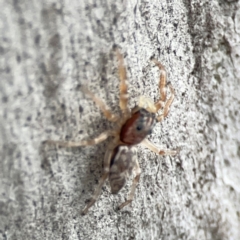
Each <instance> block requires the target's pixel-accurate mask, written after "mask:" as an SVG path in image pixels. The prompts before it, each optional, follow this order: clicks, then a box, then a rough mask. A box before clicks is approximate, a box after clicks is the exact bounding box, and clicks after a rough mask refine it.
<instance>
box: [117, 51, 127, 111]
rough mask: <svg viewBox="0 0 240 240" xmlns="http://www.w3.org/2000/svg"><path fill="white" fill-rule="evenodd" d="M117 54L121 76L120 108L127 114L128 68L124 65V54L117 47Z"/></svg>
mask: <svg viewBox="0 0 240 240" xmlns="http://www.w3.org/2000/svg"><path fill="white" fill-rule="evenodd" d="M116 55H117V59H118V73H119V78H120V84H119V90H120V93H119V106H120V109H121V110H122V113H123V115H125V114H127V113H128V112H129V109H128V106H127V105H128V93H127V90H128V86H127V73H126V68H125V66H124V61H123V56H122V54H121V53H120V51H119V50H118V49H116Z"/></svg>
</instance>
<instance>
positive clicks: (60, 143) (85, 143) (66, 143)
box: [45, 131, 116, 147]
mask: <svg viewBox="0 0 240 240" xmlns="http://www.w3.org/2000/svg"><path fill="white" fill-rule="evenodd" d="M115 135H116V132H114V131H106V132H103V133H101V134H100V135H99V136H98V137H96V138H94V139H90V140H83V141H80V142H69V141H54V140H47V141H45V143H47V144H54V145H57V146H60V147H81V146H92V145H95V144H98V143H100V142H102V141H104V140H106V139H107V138H108V137H110V136H115Z"/></svg>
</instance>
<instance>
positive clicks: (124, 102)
mask: <svg viewBox="0 0 240 240" xmlns="http://www.w3.org/2000/svg"><path fill="white" fill-rule="evenodd" d="M116 56H117V59H118V71H119V77H120V100H119V106H120V109H121V112H122V115H121V116H120V117H119V116H116V115H115V114H113V113H112V112H111V111H110V110H109V108H108V107H107V106H106V105H105V104H104V102H103V101H102V100H101V99H100V98H98V97H97V96H95V95H94V94H93V93H91V92H90V91H89V90H88V89H87V88H86V87H82V88H81V90H82V91H83V92H84V93H85V94H86V95H88V96H89V97H90V98H91V99H92V100H93V101H94V102H95V104H96V105H98V107H99V108H100V109H101V111H102V112H103V114H104V115H105V117H106V118H107V119H108V120H109V121H111V122H115V123H116V125H117V127H116V129H115V130H108V131H105V132H103V133H102V134H100V135H99V136H98V137H96V138H94V139H92V140H85V141H81V142H67V141H65V142H64V141H53V140H48V141H47V143H48V144H55V145H58V146H63V147H80V146H91V145H95V144H98V143H100V142H102V141H104V140H106V139H107V138H108V137H110V136H111V137H114V139H113V142H112V144H111V145H110V146H109V148H108V149H107V151H106V153H105V157H104V167H103V175H102V177H101V179H100V180H99V184H98V187H97V188H96V190H95V192H94V194H93V196H92V199H91V201H90V202H89V203H88V204H87V205H86V207H85V208H84V210H83V212H82V214H83V215H85V214H86V213H87V212H88V210H89V208H90V207H91V206H92V205H93V204H94V203H95V202H96V200H97V198H98V196H99V195H100V192H101V189H102V186H103V184H104V182H105V180H106V179H107V178H108V179H109V182H110V186H111V192H112V193H113V194H116V193H118V192H119V191H120V190H121V188H122V187H123V186H124V184H125V182H126V180H127V179H128V177H129V176H130V175H131V174H132V173H135V178H134V179H133V183H132V187H131V191H130V194H129V196H128V199H127V200H126V201H125V202H124V203H122V204H121V205H120V206H119V209H122V208H123V207H125V206H126V205H128V204H129V203H130V202H131V201H132V200H133V196H134V192H135V189H136V186H137V184H138V182H139V178H140V173H141V170H140V167H139V164H138V161H137V156H136V148H135V146H136V145H137V144H141V145H143V146H145V147H147V148H149V149H150V150H152V151H153V152H155V153H157V154H159V155H175V154H176V153H177V151H172V150H168V149H158V147H156V146H155V145H154V144H153V143H151V142H150V141H149V140H148V139H147V138H146V137H147V135H148V134H150V132H151V130H152V128H153V126H154V124H155V122H156V121H157V122H161V121H162V120H163V119H164V118H165V117H166V116H167V114H168V112H169V107H170V106H171V104H172V102H173V99H174V89H173V87H172V86H171V85H170V84H169V85H168V87H169V89H170V92H171V95H170V97H169V99H167V93H166V71H165V68H164V66H163V65H162V64H161V63H159V62H158V61H157V60H155V59H152V61H153V62H154V63H155V64H156V65H157V66H158V68H159V69H160V80H159V92H160V98H159V99H158V100H157V101H156V102H155V103H154V102H153V101H151V100H150V99H148V98H146V97H140V100H139V104H138V106H137V107H135V108H133V109H132V110H130V109H129V108H128V94H127V77H126V69H125V66H124V60H123V56H122V55H121V53H120V51H119V50H118V49H116ZM159 110H162V114H161V115H158V116H156V113H157V112H158V111H159Z"/></svg>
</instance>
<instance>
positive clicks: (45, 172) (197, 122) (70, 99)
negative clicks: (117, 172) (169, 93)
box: [0, 0, 240, 240]
mask: <svg viewBox="0 0 240 240" xmlns="http://www.w3.org/2000/svg"><path fill="white" fill-rule="evenodd" d="M0 9H1V20H0V24H1V25H0V26H1V27H0V31H1V32H0V38H1V40H0V52H1V56H0V62H1V64H0V74H1V81H0V86H1V88H0V95H1V97H0V101H1V108H0V144H1V160H0V239H4V240H6V239H18V240H20V239H84V240H85V239H98V240H99V239H168V240H169V239H189V240H190V239H191V240H196V239H198V240H199V239H207V240H210V239H217V240H218V239H221V240H222V239H236V240H237V239H240V174H239V173H240V111H239V109H240V87H239V85H240V70H239V69H240V68H239V66H240V57H239V56H240V3H239V1H221V0H219V1H216V0H213V1H207V0H203V1H200V0H185V1H177V0H175V1H174V0H170V1H169V0H163V1H157V0H148V1H134V0H130V1H128V0H125V1H111V0H107V1H89V0H85V1H76V0H72V1H54V0H53V1H47V0H44V1H36V0H35V1H23V0H18V1H3V0H1V1H0ZM115 44H116V45H117V46H119V48H120V49H121V52H122V53H123V55H124V58H125V63H126V66H127V75H128V80H129V95H130V106H131V107H133V106H134V105H135V104H136V103H137V101H138V96H140V95H145V96H148V97H150V98H152V99H155V100H156V99H157V98H158V96H159V93H158V88H157V84H158V80H159V71H158V69H157V68H156V67H155V66H154V65H153V63H151V61H150V58H151V57H153V56H154V57H155V58H157V59H158V60H159V61H161V62H162V63H163V64H164V65H165V66H166V69H167V72H168V81H169V82H171V83H172V85H173V87H174V89H175V92H176V98H175V100H174V102H173V105H172V107H171V109H170V113H169V116H168V117H167V118H166V119H165V120H164V121H163V122H162V123H159V124H157V125H156V127H155V128H154V131H153V133H152V134H151V135H150V136H149V139H150V140H151V141H152V142H154V143H155V144H157V145H159V146H165V147H168V148H170V149H175V148H177V147H180V148H181V151H180V153H179V154H178V155H177V156H175V157H163V156H157V155H156V154H154V153H152V152H150V151H149V150H147V149H144V148H142V147H139V148H138V159H139V163H140V167H141V169H142V174H141V178H140V183H139V185H138V187H137V190H136V193H135V198H134V201H133V202H132V203H131V204H130V205H129V206H127V207H126V208H125V209H123V210H121V211H116V208H117V206H118V205H119V204H120V203H122V202H123V201H124V199H125V198H126V197H127V194H128V191H129V187H130V181H129V184H128V185H127V186H126V187H125V188H124V189H123V190H122V191H121V192H120V193H119V194H117V195H112V194H111V193H110V190H109V183H108V182H107V183H106V184H105V185H104V187H103V190H102V194H101V196H100V198H99V199H98V201H97V203H96V204H95V205H94V206H93V207H92V208H91V209H90V212H89V213H88V215H86V216H81V215H80V213H81V210H82V209H83V207H84V206H85V203H86V201H87V199H89V198H90V197H91V194H92V193H93V190H94V189H95V187H96V186H97V182H98V180H99V178H100V177H101V173H102V160H103V156H104V152H105V151H106V148H107V146H108V144H109V142H110V141H111V139H109V140H107V141H105V142H104V143H101V144H99V145H96V146H92V147H81V148H75V149H65V148H56V147H53V146H45V145H43V144H42V142H43V141H44V140H46V139H55V140H59V139H70V140H75V141H78V140H82V139H88V138H91V137H95V136H97V135H98V134H100V133H101V132H103V131H104V130H106V129H111V128H114V126H113V125H112V124H110V123H109V122H108V121H107V120H106V119H105V118H104V116H103V115H102V113H101V112H100V110H99V109H98V108H97V107H96V106H95V105H94V104H93V102H92V101H91V100H89V99H86V97H85V96H84V95H83V94H82V93H81V92H80V91H79V90H78V88H77V86H79V85H86V86H88V88H90V89H91V91H92V92H94V93H96V94H97V96H99V97H101V98H102V99H103V100H104V101H105V102H106V103H107V104H108V105H109V106H110V107H111V109H112V110H113V111H114V113H119V107H118V94H119V92H118V83H119V79H118V74H117V68H116V67H117V63H116V58H115V55H114V52H113V46H114V45H115Z"/></svg>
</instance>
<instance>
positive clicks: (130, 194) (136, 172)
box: [118, 160, 141, 210]
mask: <svg viewBox="0 0 240 240" xmlns="http://www.w3.org/2000/svg"><path fill="white" fill-rule="evenodd" d="M135 174H136V176H135V178H134V179H133V183H132V186H131V191H130V193H129V196H128V199H127V201H125V202H124V203H122V204H121V205H120V206H119V207H118V209H119V210H120V209H122V208H123V207H125V206H126V205H128V204H129V203H131V202H132V200H133V198H134V193H135V190H136V187H137V184H138V182H139V179H140V174H141V169H140V167H139V164H138V161H137V160H136V163H135Z"/></svg>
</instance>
